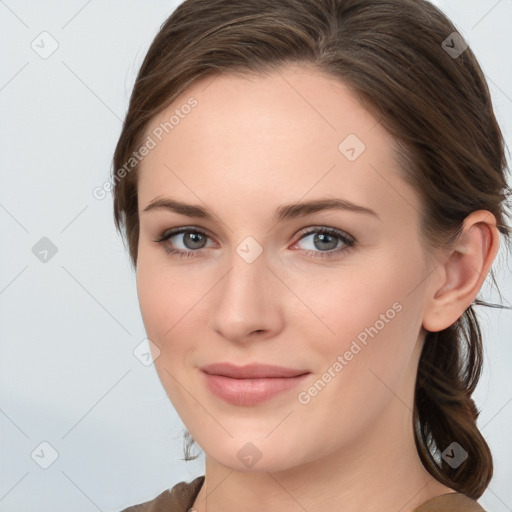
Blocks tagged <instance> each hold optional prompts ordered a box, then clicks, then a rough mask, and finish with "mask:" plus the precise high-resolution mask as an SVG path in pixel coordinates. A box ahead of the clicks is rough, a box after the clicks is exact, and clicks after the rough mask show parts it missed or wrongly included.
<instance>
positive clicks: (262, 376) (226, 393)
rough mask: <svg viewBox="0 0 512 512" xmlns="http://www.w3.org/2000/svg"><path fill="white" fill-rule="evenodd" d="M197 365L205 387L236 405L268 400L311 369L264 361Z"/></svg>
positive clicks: (293, 383)
mask: <svg viewBox="0 0 512 512" xmlns="http://www.w3.org/2000/svg"><path fill="white" fill-rule="evenodd" d="M200 369H201V371H202V375H203V377H204V381H205V384H206V386H207V388H208V389H209V390H210V391H211V392H212V393H213V394H214V395H216V396H217V397H219V398H221V399H223V400H224V401H226V402H229V403H230V404H233V405H238V406H253V405H256V404H259V403H261V402H264V401H266V400H270V399H271V398H273V397H275V396H276V395H278V394H281V393H284V392H285V391H288V390H291V389H293V388H294V387H296V386H298V385H299V384H300V383H301V382H303V381H304V379H305V378H306V376H307V375H309V373H311V372H309V371H307V370H296V369H293V368H285V367H283V366H274V365H267V364H249V365H245V366H236V365H233V364H231V363H215V364H210V365H206V366H203V367H201V368H200Z"/></svg>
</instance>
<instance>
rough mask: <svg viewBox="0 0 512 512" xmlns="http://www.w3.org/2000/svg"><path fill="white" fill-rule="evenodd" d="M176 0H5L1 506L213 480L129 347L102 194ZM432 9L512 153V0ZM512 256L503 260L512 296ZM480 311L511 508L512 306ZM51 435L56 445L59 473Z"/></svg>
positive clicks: (494, 427)
mask: <svg viewBox="0 0 512 512" xmlns="http://www.w3.org/2000/svg"><path fill="white" fill-rule="evenodd" d="M177 4H178V2H175V1H162V0H149V1H148V0H145V1H142V0H138V1H133V0H130V1H127V0H123V1H121V0H115V1H109V2H105V1H103V2H100V1H99V0H90V1H68V2H57V1H54V2H51V1H44V2H36V1H23V0H18V1H15V0H5V1H3V0H0V38H1V41H0V43H1V48H2V56H3V58H2V65H1V66H0V109H1V114H0V115H1V117H0V119H1V134H0V141H1V151H0V169H1V187H0V228H1V233H2V237H1V240H2V242H1V243H2V248H3V250H2V260H1V265H0V322H1V323H0V325H1V338H0V343H1V346H0V347H1V355H0V433H1V438H0V443H1V444H0V450H1V452H0V512H6V511H9V512H24V511H28V510H38V511H39V512H50V511H51V512H61V511H62V512H64V511H66V512H69V510H73V511H74V512H89V511H91V512H93V511H95V510H100V511H104V512H109V511H111V512H117V511H119V510H121V509H122V508H124V507H126V506H128V505H132V504H135V503H140V502H142V501H145V500H148V499H151V498H153V497H154V496H156V495H157V494H159V493H160V492H162V491H163V490H164V489H165V488H167V487H172V485H173V484H174V483H176V482H178V481H181V480H184V479H185V480H191V479H192V478H193V477H195V476H197V475H200V474H203V463H204V458H203V456H201V457H200V458H199V460H198V461H196V462H189V463H185V462H183V461H182V460H180V459H181V457H182V456H183V453H182V437H181V436H182V432H183V425H182V423H181V420H180V419H179V417H178V416H177V415H176V413H175V411H174V409H173V407H172V406H171V404H170V402H169V401H168V399H167V397H166V395H165V393H164V391H163V389H162V388H161V385H160V382H159V381H158V378H157V375H156V373H155V370H154V368H153V366H151V365H150V366H144V365H143V364H142V363H141V362H140V361H139V360H138V359H137V358H136V357H135V356H134V354H133V350H134V349H135V348H136V347H137V346H138V345H139V344H140V343H141V341H142V340H143V339H144V338H145V333H144V328H143V324H142V320H141V317H140V313H139V309H138V303H137V295H136V288H135V277H134V274H133V272H132V270H131V268H130V264H129V261H128V255H127V252H126V251H125V249H124V247H123V244H122V242H121V239H120V238H119V237H118V235H117V233H116V231H115V229H114V225H113V220H112V201H111V195H110V193H109V194H107V197H106V198H105V199H103V200H97V199H95V198H94V197H93V195H92V190H93V188H94V187H96V186H101V185H103V183H105V181H107V180H108V179H109V171H110V165H111V157H112V152H113V150H114V146H115V143H116V141H117V137H118V136H119V133H120V129H121V123H122V119H123V116H124V113H125V111H126V108H127V104H128V99H129V94H130V91H131V88H132V86H133V82H134V79H135V74H136V72H137V70H138V68H139V66H140V64H141V63H142V59H143V57H144V55H145V52H146V50H147V48H148V46H149V44H150V42H151V41H152V39H153V37H154V36H155V34H156V33H157V31H158V29H159V27H160V25H161V24H162V23H163V21H164V20H165V19H166V17H167V16H168V15H169V14H170V13H171V12H172V11H173V10H174V8H175V7H176V5H177ZM437 4H438V5H439V6H440V7H442V8H443V10H444V11H445V12H446V13H447V14H448V16H450V17H451V19H452V20H453V21H454V22H455V24H456V25H457V26H458V28H459V31H460V32H461V34H462V35H463V37H465V38H466V40H467V41H468V43H469V44H470V45H471V47H472V49H473V51H474V52H475V54H476V55H477V57H478V58H479V59H480V62H481V65H482V67H483V69H484V72H485V74H486V76H487V78H488V81H489V85H490V88H491V92H492V96H493V101H494V105H495V109H496V112H497V116H498V118H499V121H500V123H501V126H502V128H503V131H504V133H505V136H506V139H507V143H508V144H509V146H512V144H511V139H512V69H511V64H510V62H511V60H510V49H511V48H512V1H510V0H501V1H496V0H489V1H485V0H471V1H469V0H455V1H451V0H445V1H443V0H440V1H439V2H437ZM44 31H46V32H48V33H49V34H50V35H51V36H47V35H42V36H41V35H40V34H41V33H42V32H44ZM52 40H55V41H56V43H52ZM33 41H34V43H33ZM51 44H58V48H57V49H56V50H55V52H54V53H53V54H52V55H50V56H49V57H47V58H42V57H41V56H40V54H41V53H42V52H45V51H49V50H51ZM31 45H33V46H35V47H36V48H37V51H38V52H39V53H37V52H36V51H35V50H34V49H33V48H32V46H31ZM43 237H47V238H48V239H50V240H51V242H52V243H53V244H54V245H55V246H56V248H57V253H56V254H55V255H54V256H53V257H51V258H50V255H49V256H48V261H47V262H46V263H44V262H42V261H40V260H39V259H38V258H37V257H36V256H35V255H34V254H33V252H32V248H33V247H34V245H35V244H36V243H37V242H38V241H39V240H40V239H41V238H43ZM50 254H51V253H50ZM509 264H510V262H507V261H506V253H505V251H501V252H500V255H499V256H498V261H497V266H496V269H497V270H498V278H499V283H500V285H501V289H502V292H503V296H504V301H505V303H506V304H510V302H511V301H510V299H511V297H512V280H511V276H510V265H509ZM485 290H486V295H485V298H487V299H488V300H491V301H492V300H494V301H499V297H497V295H496V294H495V293H494V292H492V290H490V289H489V288H487V287H486V288H485ZM479 311H480V312H481V315H480V316H481V318H482V321H483V328H484V336H485V340H486V341H485V343H486V366H485V373H484V376H483V378H482V381H481V384H480V386H479V388H478V390H477V395H476V399H477V404H478V406H479V408H480V409H481V410H482V413H481V417H480V420H479V425H480V426H481V428H483V433H484V434H485V436H486V438H487V439H488V442H489V443H490V445H491V448H492V450H493V453H494V457H495V477H494V479H493V481H492V483H491V485H490V487H489V489H488V490H487V491H486V493H485V494H484V496H483V497H482V499H481V503H482V505H483V506H485V507H486V508H488V510H489V511H492V512H504V511H507V510H512V487H511V486H510V482H511V481H512V480H511V479H512V443H510V437H511V434H512V428H511V427H512V404H511V403H510V402H511V401H512V375H511V372H510V369H509V368H510V363H511V362H512V347H511V343H510V342H511V339H510V333H511V331H512V320H511V317H512V312H510V311H507V310H503V311H500V310H490V309H480V310H479ZM42 442H46V443H49V444H50V445H51V446H52V447H53V449H54V450H56V451H57V452H58V457H57V459H56V460H55V461H54V463H53V464H52V465H51V466H50V467H49V468H48V469H42V467H40V465H41V464H42V465H45V464H48V463H49V462H51V457H52V449H51V448H49V447H48V446H46V445H41V443H42ZM34 450H35V452H34ZM32 453H33V457H32V456H31V454H32Z"/></svg>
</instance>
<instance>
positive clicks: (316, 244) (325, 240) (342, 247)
mask: <svg viewBox="0 0 512 512" xmlns="http://www.w3.org/2000/svg"><path fill="white" fill-rule="evenodd" d="M308 239H309V240H308ZM302 241H306V244H305V245H306V247H304V250H305V251H306V253H307V254H310V255H312V256H315V257H328V256H330V255H333V254H337V253H340V252H342V251H347V250H348V249H350V248H352V247H353V246H354V245H355V240H354V238H352V237H351V236H350V235H347V234H346V233H343V232H342V231H338V230H337V229H334V228H317V229H313V230H309V231H307V232H305V233H303V234H302V236H301V237H300V239H299V240H298V242H296V243H295V244H294V247H295V246H298V245H299V244H300V242H302ZM339 242H341V244H339Z"/></svg>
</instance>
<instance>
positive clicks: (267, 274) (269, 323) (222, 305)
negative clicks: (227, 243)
mask: <svg viewBox="0 0 512 512" xmlns="http://www.w3.org/2000/svg"><path fill="white" fill-rule="evenodd" d="M229 264H230V269H229V271H228V272H227V273H225V274H224V277H223V278H222V279H221V280H220V282H219V283H218V284H217V285H216V286H215V288H214V290H212V291H213V292H214V293H212V294H211V298H210V300H211V301H212V310H213V311H212V314H211V316H210V325H211V328H212V329H214V330H215V331H216V332H217V333H218V334H219V335H221V336H222V337H223V338H225V339H226V340H229V341H232V342H248V341H250V340H253V339H255V337H256V338H257V339H259V340H261V339H268V338H272V337H275V336H277V335H278V334H279V332H280V331H281V330H282V329H283V323H284V311H283V309H282V307H283V304H282V303H281V300H280V297H283V293H284V291H283V289H282V288H283V285H282V283H280V282H279V279H277V277H276V276H275V274H274V273H273V272H272V271H271V270H270V269H269V268H268V267H267V261H266V258H265V252H263V254H261V255H260V256H259V257H258V258H257V259H256V260H255V261H252V262H251V263H249V262H247V261H246V260H244V258H242V257H241V256H240V255H239V254H238V253H237V252H236V251H233V254H232V256H231V259H230V262H229Z"/></svg>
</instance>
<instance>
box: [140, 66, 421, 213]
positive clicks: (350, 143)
mask: <svg viewBox="0 0 512 512" xmlns="http://www.w3.org/2000/svg"><path fill="white" fill-rule="evenodd" d="M190 105H194V106H193V107H190ZM146 136H149V137H152V139H154V141H155V147H154V148H153V149H152V150H151V151H150V153H149V154H148V155H147V156H146V157H145V158H144V160H143V162H142V163H141V166H140V172H141V175H140V180H139V191H138V192H139V197H140V198H141V203H143V202H144V201H145V202H147V201H149V200H151V199H153V197H154V196H155V195H157V194H164V193H165V192H166V191H171V190H172V191H173V193H174V194H176V193H177V194H182V199H184V198H185V197H184V196H183V195H185V196H187V197H188V198H191V196H190V189H194V190H195V191H196V192H197V193H198V195H199V196H200V197H202V198H205V197H214V196H218V195H219V193H220V194H222V193H223V191H225V192H226V193H227V189H228V188H229V192H230V193H232V192H233V190H235V189H236V192H237V197H231V199H230V201H231V202H232V203H234V202H236V201H237V198H238V201H239V206H241V207H242V206H243V205H247V199H248V198H254V197H260V198H263V197H264V198H265V199H268V200H270V198H272V197H275V200H276V202H277V203H282V202H285V199H290V200H295V201H296V200H298V199H299V198H301V197H303V196H305V195H306V194H308V195H309V194H315V193H318V194H323V195H325V193H326V192H327V193H330V194H333V195H335V196H343V197H345V198H347V199H349V200H352V201H354V202H360V203H366V204H369V203H370V204H371V203H374V202H375V201H377V200H379V202H381V203H382V204H383V207H386V204H385V203H389V204H388V206H391V203H393V204H394V205H395V206H396V202H397V199H398V200H400V201H402V202H403V201H404V198H403V196H402V194H405V195H406V196H411V194H412V196H414V191H412V190H410V189H408V186H407V185H406V184H405V183H404V182H403V181H402V180H401V179H400V178H399V176H398V172H397V163H396V160H395V155H394V141H393V139H392V137H391V136H390V135H389V133H388V132H387V131H386V130H384V128H383V127H382V126H381V125H380V124H379V123H378V121H377V120H376V119H375V118H374V117H373V116H372V115H371V114H370V113H369V112H368V111H366V110H365V109H364V108H363V107H362V106H361V104H360V103H359V102H358V100H357V97H356V96H355V94H354V93H353V92H351V90H350V89H349V88H348V87H347V86H346V85H345V84H344V83H343V82H341V81H340V80H337V79H335V78H333V77H330V76H327V75H325V74H321V73H320V72H318V71H316V70H312V69H310V68H304V67H299V66H288V67H285V68H283V69H282V70H280V71H279V72H274V73H272V74H269V75H261V76H254V75H251V76H236V75H230V74H227V73H222V74H220V75H217V76H213V77H211V76H210V77H205V78H204V79H200V80H198V81H196V82H195V83H194V84H192V85H191V86H190V87H189V88H188V89H187V90H186V91H185V92H184V93H182V94H181V95H180V96H179V97H178V98H176V99H175V101H173V103H172V104H171V105H170V106H169V107H168V108H166V109H165V110H164V111H162V112H161V113H160V114H158V115H157V116H156V117H155V118H154V119H153V120H152V121H151V123H150V124H149V125H148V127H147V130H146ZM149 178H151V179H149ZM228 184H229V187H227V185H228ZM187 188H188V189H189V190H188V191H187V190H186V189H187ZM397 188H398V189H403V190H402V193H400V192H398V191H397ZM285 196H286V197H285ZM401 196H402V199H400V197H401ZM412 196H411V197H409V198H405V199H406V202H409V204H410V205H411V203H414V202H415V201H416V199H415V197H412ZM196 199H197V198H196ZM194 202H197V201H194ZM412 206H413V207H414V204H413V205H412ZM417 206H418V207H419V205H417ZM409 208H410V206H409ZM401 214H403V212H402V213H401Z"/></svg>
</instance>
